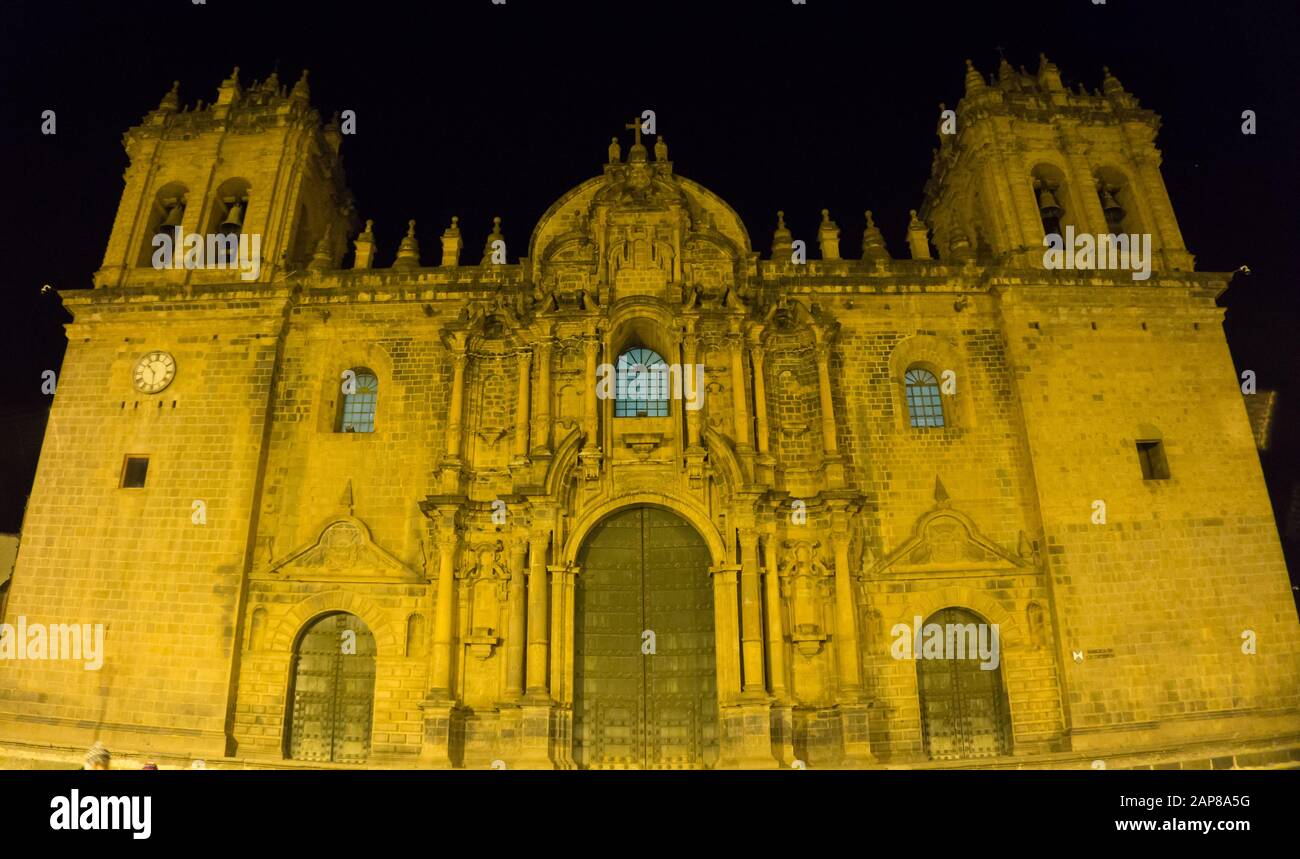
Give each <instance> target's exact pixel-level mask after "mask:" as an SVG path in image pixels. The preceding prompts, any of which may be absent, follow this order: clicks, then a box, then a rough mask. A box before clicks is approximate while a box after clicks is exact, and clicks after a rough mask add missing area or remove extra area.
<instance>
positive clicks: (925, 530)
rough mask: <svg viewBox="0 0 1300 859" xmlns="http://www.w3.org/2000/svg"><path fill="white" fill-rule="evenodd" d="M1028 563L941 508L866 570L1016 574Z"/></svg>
mask: <svg viewBox="0 0 1300 859" xmlns="http://www.w3.org/2000/svg"><path fill="white" fill-rule="evenodd" d="M1030 566H1031V559H1029V558H1024V557H1021V556H1020V555H1018V554H1016V553H1014V552H1010V551H1008V550H1006V549H1004V548H1002V547H1001V546H999V545H998V544H997V543H994V542H993V541H992V540H990V539H988V538H987V537H985V536H984V535H983V534H981V533H980V532H979V530H978V529H977V528H976V527H975V523H974V522H972V521H971V519H970V517H968V516H966V515H965V514H963V513H960V512H958V511H956V510H953V509H951V508H949V507H948V506H947V505H941V506H939V507H937V508H935V509H933V510H931V511H930V512H928V513H926V514H925V515H923V516H922V517H921V518H920V519H918V520H917V523H916V527H915V529H914V530H913V533H912V536H911V537H910V538H908V539H907V540H906V541H905V542H904V543H903V544H902V545H901V546H899V547H898V548H897V549H895V550H894V551H893V552H891V553H890V554H889V555H888V556H887V557H885V558H883V559H882V560H880V561H879V562H877V563H876V564H874V565H873V566H871V567H870V568H869V569H867V570H864V572H865V573H866V574H867V575H868V576H875V575H900V574H909V573H911V574H915V573H927V572H966V571H986V570H1000V569H1001V570H1020V569H1022V568H1027V567H1030Z"/></svg>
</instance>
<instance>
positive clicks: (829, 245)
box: [817, 209, 840, 260]
mask: <svg viewBox="0 0 1300 859" xmlns="http://www.w3.org/2000/svg"><path fill="white" fill-rule="evenodd" d="M817 247H818V249H819V250H820V251H821V255H822V259H826V260H830V259H839V258H840V228H839V226H838V225H837V224H836V223H835V222H834V221H832V220H831V212H830V209H822V223H821V226H820V227H818V228H817Z"/></svg>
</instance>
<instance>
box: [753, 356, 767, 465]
mask: <svg viewBox="0 0 1300 859" xmlns="http://www.w3.org/2000/svg"><path fill="white" fill-rule="evenodd" d="M765 351H766V350H764V348H763V344H762V343H759V342H757V339H755V341H754V342H751V344H750V346H749V358H750V361H751V362H752V363H753V365H754V418H755V432H756V433H757V438H756V439H755V442H756V443H757V446H758V453H759V457H760V458H767V457H768V456H769V453H768V445H769V439H768V428H767V383H766V380H765V379H764V378H763V355H764V353H765Z"/></svg>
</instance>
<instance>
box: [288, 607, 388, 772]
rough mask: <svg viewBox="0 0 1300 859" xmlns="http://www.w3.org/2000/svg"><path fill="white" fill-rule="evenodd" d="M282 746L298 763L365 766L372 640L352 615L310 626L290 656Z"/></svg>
mask: <svg viewBox="0 0 1300 859" xmlns="http://www.w3.org/2000/svg"><path fill="white" fill-rule="evenodd" d="M290 683H291V685H290V688H289V700H290V702H291V703H292V711H291V715H290V719H289V736H288V739H287V741H286V743H285V747H286V753H287V755H288V756H289V757H290V758H293V759H294V760H300V761H329V762H332V763H354V764H355V763H365V762H366V759H367V758H368V757H369V756H370V728H371V719H372V716H373V714H374V709H375V637H374V635H373V634H371V632H370V628H369V627H368V626H366V624H365V622H364V621H362V620H361V618H359V617H357V616H356V615H354V614H344V613H339V614H329V615H325V616H324V617H322V618H319V619H317V620H316V621H314V622H312V623H311V624H310V625H309V626H307V627H306V629H304V630H303V633H302V635H300V636H299V638H298V646H297V648H296V649H295V651H294V660H293V677H292V680H291V681H290Z"/></svg>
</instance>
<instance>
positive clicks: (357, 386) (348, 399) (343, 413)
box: [338, 367, 379, 432]
mask: <svg viewBox="0 0 1300 859" xmlns="http://www.w3.org/2000/svg"><path fill="white" fill-rule="evenodd" d="M378 406H379V379H378V377H376V376H375V373H374V371H373V370H368V369H366V368H365V367H354V368H353V369H351V370H349V371H348V372H347V373H344V374H343V404H342V408H340V409H339V426H338V431H339V432H374V431H375V410H376V409H377V408H378Z"/></svg>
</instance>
